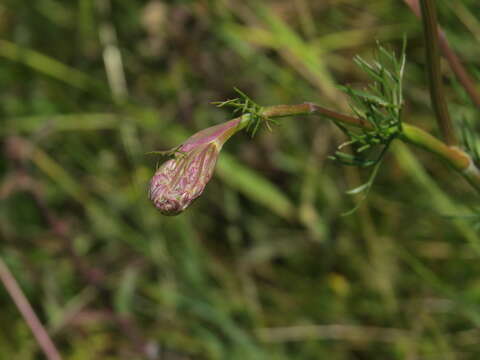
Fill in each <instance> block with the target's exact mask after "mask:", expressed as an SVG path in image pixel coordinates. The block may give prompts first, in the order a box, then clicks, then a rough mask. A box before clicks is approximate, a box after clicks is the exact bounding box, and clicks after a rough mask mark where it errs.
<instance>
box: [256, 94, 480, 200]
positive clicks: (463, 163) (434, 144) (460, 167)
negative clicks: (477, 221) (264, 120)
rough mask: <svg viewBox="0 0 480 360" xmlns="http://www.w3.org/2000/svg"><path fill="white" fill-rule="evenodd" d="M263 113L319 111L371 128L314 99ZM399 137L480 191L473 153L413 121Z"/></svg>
mask: <svg viewBox="0 0 480 360" xmlns="http://www.w3.org/2000/svg"><path fill="white" fill-rule="evenodd" d="M262 115H263V116H265V117H270V118H276V117H277V118H278V117H285V116H293V115H320V116H323V117H326V118H329V119H331V120H335V121H336V122H339V123H341V124H343V125H347V126H353V127H358V128H362V129H366V130H368V129H371V125H370V123H368V122H367V121H365V120H363V119H360V118H357V117H354V116H349V115H345V114H341V113H337V112H335V111H332V110H328V109H325V108H323V107H321V106H319V105H316V104H314V103H303V104H297V105H276V106H269V107H265V108H263V112H262ZM399 139H400V140H402V141H404V142H407V143H410V144H412V145H415V146H417V147H420V148H422V149H424V150H426V151H429V152H431V153H433V154H435V155H436V156H438V157H439V158H440V159H441V160H443V161H444V162H446V163H447V164H448V165H450V166H451V167H452V168H453V169H455V170H456V171H458V172H459V173H460V174H461V175H462V176H463V177H464V178H465V179H466V180H467V181H468V182H469V183H470V184H471V185H472V186H473V187H474V188H475V189H476V190H477V191H479V192H480V171H479V170H478V169H477V167H476V166H475V164H474V163H473V161H472V159H471V157H470V155H468V154H467V153H466V152H464V151H462V150H461V149H459V148H457V147H455V146H449V145H448V144H446V143H444V142H442V141H441V140H439V139H437V138H436V137H434V136H433V135H431V134H429V133H428V132H426V131H425V130H422V129H420V128H419V127H416V126H414V125H410V124H402V134H401V136H400V137H399Z"/></svg>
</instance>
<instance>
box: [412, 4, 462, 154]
mask: <svg viewBox="0 0 480 360" xmlns="http://www.w3.org/2000/svg"><path fill="white" fill-rule="evenodd" d="M420 4H421V9H422V11H421V13H422V24H423V33H424V37H425V53H426V57H427V71H428V80H429V81H428V84H429V87H430V99H431V103H432V107H433V110H434V112H435V115H436V118H437V123H438V126H439V128H440V131H441V133H442V135H443V138H444V140H445V142H446V143H447V145H455V144H456V143H457V139H456V135H455V130H454V128H453V124H452V120H451V119H450V114H449V112H448V105H447V101H446V99H445V93H444V91H443V79H442V72H441V68H440V54H439V46H438V25H437V10H436V8H435V2H434V0H420Z"/></svg>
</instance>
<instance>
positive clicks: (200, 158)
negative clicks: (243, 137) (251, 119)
mask: <svg viewBox="0 0 480 360" xmlns="http://www.w3.org/2000/svg"><path fill="white" fill-rule="evenodd" d="M242 125H243V124H242V120H241V119H240V118H237V119H234V120H231V121H228V122H226V123H223V124H220V125H216V126H212V127H209V128H207V129H204V130H202V131H199V132H198V133H196V134H194V135H193V136H191V137H190V138H188V139H187V140H186V141H185V142H184V143H183V144H182V145H180V146H179V147H178V149H177V150H176V153H175V157H174V158H173V159H170V160H168V161H166V162H165V163H163V164H162V166H160V168H158V170H157V171H156V172H155V175H154V176H153V177H152V179H151V180H150V188H149V197H150V200H151V201H152V202H153V204H154V205H155V207H156V208H157V209H158V210H160V212H161V213H162V214H164V215H177V214H179V213H181V212H182V211H184V210H185V209H186V208H187V207H188V206H189V205H190V204H191V203H192V202H193V200H195V199H196V198H197V197H199V196H200V195H201V194H202V192H203V190H204V189H205V186H206V185H207V183H208V181H209V180H210V179H211V177H212V175H213V171H214V169H215V164H216V162H217V159H218V155H219V154H220V150H221V149H222V146H223V144H224V143H225V142H226V141H227V140H228V139H229V138H230V136H232V135H233V134H235V133H236V132H237V131H238V130H240V129H241V128H242V127H243V126H242Z"/></svg>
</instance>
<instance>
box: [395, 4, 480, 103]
mask: <svg viewBox="0 0 480 360" xmlns="http://www.w3.org/2000/svg"><path fill="white" fill-rule="evenodd" d="M403 1H404V2H405V3H406V4H407V5H408V6H409V8H410V9H411V10H412V12H413V13H414V14H415V15H416V16H417V17H419V18H420V17H421V11H420V3H419V1H418V0H403ZM437 31H438V38H439V42H440V50H441V51H442V54H443V56H444V57H445V59H446V60H447V62H448V64H449V65H450V68H451V69H452V71H453V73H454V74H455V76H456V77H457V79H458V81H459V82H460V84H462V86H463V87H464V89H465V91H466V92H467V94H468V96H469V97H470V99H471V100H472V102H473V103H474V104H475V106H477V107H479V108H480V92H479V91H478V90H477V88H476V86H475V82H474V81H473V79H472V77H471V76H470V74H469V73H468V71H467V70H466V69H465V66H464V65H463V63H462V61H461V60H460V58H459V57H458V55H457V54H456V53H455V51H453V49H452V48H451V47H450V45H449V43H448V40H447V37H446V35H445V32H444V31H443V30H442V29H441V27H440V26H437Z"/></svg>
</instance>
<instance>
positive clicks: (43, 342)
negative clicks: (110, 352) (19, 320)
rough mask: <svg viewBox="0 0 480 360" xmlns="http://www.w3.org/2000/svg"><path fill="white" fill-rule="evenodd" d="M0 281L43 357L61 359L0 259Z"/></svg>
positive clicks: (50, 359)
mask: <svg viewBox="0 0 480 360" xmlns="http://www.w3.org/2000/svg"><path fill="white" fill-rule="evenodd" d="M0 281H1V282H2V283H3V285H4V286H5V289H6V290H7V292H8V294H9V295H10V297H11V298H12V300H13V302H14V303H15V305H16V307H17V309H18V311H19V312H20V314H22V316H23V318H24V320H25V322H26V323H27V325H28V327H29V328H30V330H31V331H32V333H33V336H34V337H35V339H36V340H37V343H38V345H39V346H40V347H41V349H42V351H43V353H44V354H45V357H46V358H47V359H48V360H61V359H62V357H61V356H60V353H59V352H58V350H57V348H56V346H55V344H54V343H53V341H52V339H51V338H50V336H49V335H48V332H47V330H45V328H44V327H43V325H42V323H41V322H40V320H39V319H38V317H37V315H36V314H35V311H34V310H33V308H32V306H31V305H30V303H29V302H28V299H27V298H26V296H25V295H24V293H23V291H22V289H21V288H20V286H19V285H18V283H17V280H16V279H15V277H14V276H13V274H12V273H11V272H10V269H9V268H8V266H7V264H6V263H5V262H4V261H3V260H2V259H1V258H0Z"/></svg>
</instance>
